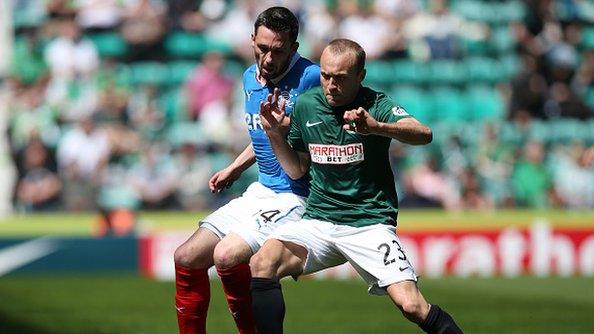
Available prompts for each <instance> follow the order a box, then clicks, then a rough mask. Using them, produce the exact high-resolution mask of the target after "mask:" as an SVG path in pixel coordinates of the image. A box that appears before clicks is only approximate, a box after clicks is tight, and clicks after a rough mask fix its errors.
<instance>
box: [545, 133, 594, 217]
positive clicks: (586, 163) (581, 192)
mask: <svg viewBox="0 0 594 334" xmlns="http://www.w3.org/2000/svg"><path fill="white" fill-rule="evenodd" d="M554 161H555V164H554V165H553V166H554V180H555V181H554V184H555V189H557V191H558V192H559V196H560V197H561V199H562V201H563V202H564V204H565V205H566V206H567V207H569V208H571V209H586V208H593V207H594V164H593V161H594V146H591V147H589V148H587V147H585V146H584V145H583V144H581V143H576V144H574V145H573V146H572V147H571V148H570V149H569V150H557V151H556V152H555V153H554Z"/></svg>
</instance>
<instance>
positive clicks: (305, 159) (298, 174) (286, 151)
mask: <svg viewBox="0 0 594 334" xmlns="http://www.w3.org/2000/svg"><path fill="white" fill-rule="evenodd" d="M266 133H267V134H268V138H269V139H270V145H271V146H272V150H273V151H274V155H276V158H277V160H278V162H279V163H280V165H281V167H283V169H284V170H285V172H286V173H287V175H288V176H289V177H290V178H292V179H293V180H297V179H300V178H302V177H303V176H304V175H305V174H306V173H307V170H308V169H309V163H310V158H309V154H307V153H305V152H300V151H295V150H294V149H293V148H292V147H291V146H289V143H287V140H286V139H285V137H284V136H283V135H282V134H281V133H278V132H276V131H270V132H268V131H267V132H266Z"/></svg>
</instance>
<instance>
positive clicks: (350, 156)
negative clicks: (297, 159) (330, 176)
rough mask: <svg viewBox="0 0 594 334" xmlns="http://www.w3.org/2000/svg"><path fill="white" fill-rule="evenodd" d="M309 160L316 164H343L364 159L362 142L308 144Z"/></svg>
mask: <svg viewBox="0 0 594 334" xmlns="http://www.w3.org/2000/svg"><path fill="white" fill-rule="evenodd" d="M309 154H310V155H311V161H312V162H315V163H318V164H332V165H343V164H350V163H354V162H360V161H363V160H365V154H364V152H363V144H362V143H356V144H349V145H323V144H309Z"/></svg>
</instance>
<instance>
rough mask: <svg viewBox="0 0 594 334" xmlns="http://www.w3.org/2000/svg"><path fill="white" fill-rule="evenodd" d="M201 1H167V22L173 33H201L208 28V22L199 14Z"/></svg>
mask: <svg viewBox="0 0 594 334" xmlns="http://www.w3.org/2000/svg"><path fill="white" fill-rule="evenodd" d="M202 2H203V1H202V0H169V1H168V2H167V3H168V6H167V20H168V24H169V28H170V29H171V30H173V31H177V30H185V31H189V32H201V31H203V30H204V29H206V27H207V26H208V21H207V20H206V18H205V17H204V15H202V13H200V5H201V4H202Z"/></svg>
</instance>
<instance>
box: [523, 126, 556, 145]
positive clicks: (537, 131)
mask: <svg viewBox="0 0 594 334" xmlns="http://www.w3.org/2000/svg"><path fill="white" fill-rule="evenodd" d="M551 124H552V123H551V122H547V121H541V120H534V121H532V122H531V124H530V135H529V136H530V139H532V140H536V141H539V142H542V143H545V144H549V143H551V139H552V138H551V130H552V129H551Z"/></svg>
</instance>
